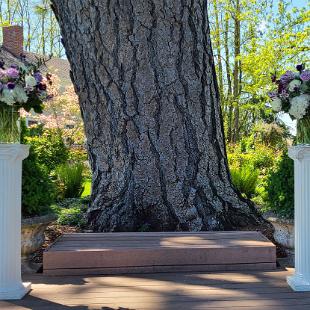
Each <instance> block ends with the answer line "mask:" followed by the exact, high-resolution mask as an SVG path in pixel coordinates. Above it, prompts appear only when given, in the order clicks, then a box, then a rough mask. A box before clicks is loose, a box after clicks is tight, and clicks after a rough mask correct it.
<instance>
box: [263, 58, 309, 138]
mask: <svg viewBox="0 0 310 310" xmlns="http://www.w3.org/2000/svg"><path fill="white" fill-rule="evenodd" d="M296 69H297V72H293V71H286V72H285V73H284V74H283V75H282V76H281V77H280V78H279V79H277V78H276V76H275V75H273V76H272V82H273V83H275V84H276V85H277V89H276V90H275V91H272V92H270V93H269V94H268V95H269V97H270V99H271V107H272V109H273V111H275V112H280V111H283V112H286V113H289V115H290V116H291V118H292V119H296V120H297V141H298V142H299V143H303V144H305V143H306V144H310V70H306V69H305V66H304V65H303V64H300V65H297V66H296Z"/></svg>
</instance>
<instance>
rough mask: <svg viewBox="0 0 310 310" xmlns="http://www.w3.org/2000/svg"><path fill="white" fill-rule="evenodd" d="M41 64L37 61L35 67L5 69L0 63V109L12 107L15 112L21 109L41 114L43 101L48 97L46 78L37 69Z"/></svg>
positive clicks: (23, 66) (12, 66) (0, 62)
mask: <svg viewBox="0 0 310 310" xmlns="http://www.w3.org/2000/svg"><path fill="white" fill-rule="evenodd" d="M42 64H43V63H42V61H38V64H37V65H30V66H26V65H24V64H23V65H22V66H17V65H11V66H10V67H9V68H5V63H4V62H3V61H2V60H1V61H0V108H5V107H6V106H12V107H13V108H14V110H16V111H18V110H19V109H20V108H23V109H25V110H26V111H27V112H29V111H30V110H31V109H33V110H34V111H35V112H36V113H42V112H43V101H44V100H45V99H46V98H47V97H48V96H47V78H45V77H43V75H42V74H41V72H40V71H39V69H38V68H39V67H40V66H41V65H42ZM48 76H49V75H48Z"/></svg>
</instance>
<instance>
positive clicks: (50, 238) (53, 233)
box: [31, 224, 82, 264]
mask: <svg viewBox="0 0 310 310" xmlns="http://www.w3.org/2000/svg"><path fill="white" fill-rule="evenodd" d="M79 232H82V230H81V229H79V228H78V227H71V226H62V225H58V224H52V225H50V226H48V227H47V229H46V231H45V242H44V244H43V245H42V247H41V248H40V249H39V250H38V251H37V252H36V253H34V255H33V256H32V258H31V261H32V262H33V263H36V264H42V262H43V252H44V251H45V249H46V248H47V247H49V246H50V245H52V244H53V243H54V242H55V241H56V239H57V238H58V237H60V236H61V235H62V234H65V233H79Z"/></svg>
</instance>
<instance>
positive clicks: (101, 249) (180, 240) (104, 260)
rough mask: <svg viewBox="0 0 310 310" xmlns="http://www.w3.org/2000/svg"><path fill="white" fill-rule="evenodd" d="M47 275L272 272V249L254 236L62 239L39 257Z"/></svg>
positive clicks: (104, 235) (87, 236) (143, 235)
mask: <svg viewBox="0 0 310 310" xmlns="http://www.w3.org/2000/svg"><path fill="white" fill-rule="evenodd" d="M43 268H44V273H45V274H47V275H84V274H125V273H154V272H179V271H225V270H262V269H274V268H276V248H275V246H274V245H273V244H272V243H271V242H270V241H269V240H268V239H267V238H265V237H264V236H263V235H262V234H261V233H259V232H253V231H242V232H241V231H240V232H238V231H237V232H236V231H234V232H198V233H191V232H185V233H183V232H162V233H96V234H95V233H92V234H65V235H63V236H61V237H60V238H59V239H58V240H57V241H56V242H55V243H54V244H53V245H52V246H51V247H50V248H49V249H48V250H47V251H45V252H44V255H43Z"/></svg>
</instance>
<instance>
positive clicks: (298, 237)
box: [287, 145, 310, 291]
mask: <svg viewBox="0 0 310 310" xmlns="http://www.w3.org/2000/svg"><path fill="white" fill-rule="evenodd" d="M289 156H290V157H291V158H292V159H293V160H294V163H295V164H294V182H295V274H294V275H292V276H290V277H288V278H287V283H288V284H289V285H290V286H291V288H292V289H293V290H294V291H310V145H298V146H294V147H292V148H290V149H289Z"/></svg>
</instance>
